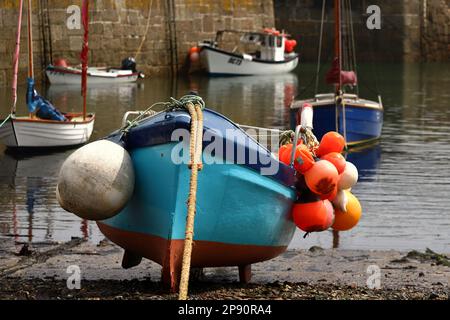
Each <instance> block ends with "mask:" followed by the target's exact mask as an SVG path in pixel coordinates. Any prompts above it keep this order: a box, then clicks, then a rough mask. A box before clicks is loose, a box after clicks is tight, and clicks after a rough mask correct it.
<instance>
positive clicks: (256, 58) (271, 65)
mask: <svg viewBox="0 0 450 320" xmlns="http://www.w3.org/2000/svg"><path fill="white" fill-rule="evenodd" d="M236 37H238V40H237V39H236ZM289 37H290V36H289V35H288V34H286V33H284V32H280V31H277V30H275V29H264V30H263V31H262V32H242V31H235V30H220V31H218V32H217V34H216V38H215V39H214V40H212V41H210V40H209V41H202V42H200V43H199V44H198V48H199V50H200V62H201V65H202V67H203V68H204V69H205V70H206V71H207V72H208V73H209V74H211V75H261V74H266V75H267V74H280V73H287V72H291V71H292V70H294V69H295V68H296V67H297V65H298V60H299V57H298V54H297V53H296V52H294V48H295V46H296V41H295V40H289ZM236 43H237V44H236Z"/></svg>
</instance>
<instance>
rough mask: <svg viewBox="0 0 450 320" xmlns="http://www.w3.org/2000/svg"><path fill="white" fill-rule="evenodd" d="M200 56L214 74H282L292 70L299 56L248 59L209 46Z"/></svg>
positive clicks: (207, 69) (207, 68)
mask: <svg viewBox="0 0 450 320" xmlns="http://www.w3.org/2000/svg"><path fill="white" fill-rule="evenodd" d="M200 58H201V61H202V65H203V67H204V68H205V69H206V71H207V72H208V73H209V74H212V75H263V74H282V73H287V72H291V71H292V70H294V69H295V68H296V67H297V65H298V56H294V57H292V58H289V59H287V60H285V61H263V60H248V59H245V58H244V57H243V56H241V55H237V54H232V53H228V52H225V51H222V50H218V49H216V48H211V47H208V46H205V47H202V49H201V52H200Z"/></svg>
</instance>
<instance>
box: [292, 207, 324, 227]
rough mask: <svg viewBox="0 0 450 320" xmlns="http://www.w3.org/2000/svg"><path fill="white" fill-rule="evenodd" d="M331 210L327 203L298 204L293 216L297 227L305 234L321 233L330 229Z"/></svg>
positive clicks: (293, 210)
mask: <svg viewBox="0 0 450 320" xmlns="http://www.w3.org/2000/svg"><path fill="white" fill-rule="evenodd" d="M328 212H329V208H328V206H327V205H326V203H325V201H322V200H319V201H315V202H308V203H296V204H294V207H293V209H292V215H293V218H294V222H295V224H296V226H297V227H299V228H300V229H301V230H303V231H305V232H319V231H324V230H326V229H328V228H329V226H328V223H329V213H328Z"/></svg>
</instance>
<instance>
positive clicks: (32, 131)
mask: <svg viewBox="0 0 450 320" xmlns="http://www.w3.org/2000/svg"><path fill="white" fill-rule="evenodd" d="M94 119H95V117H94V116H90V117H89V118H88V119H87V120H86V121H82V120H80V121H70V122H61V121H51V120H34V119H29V118H13V119H11V120H9V121H7V122H6V123H5V125H4V126H3V127H2V128H0V141H2V142H3V143H4V144H5V145H6V146H7V147H11V148H25V147H26V148H28V147H43V148H46V147H63V146H73V145H79V144H83V143H85V142H87V141H88V140H89V138H90V136H91V134H92V131H93V129H94Z"/></svg>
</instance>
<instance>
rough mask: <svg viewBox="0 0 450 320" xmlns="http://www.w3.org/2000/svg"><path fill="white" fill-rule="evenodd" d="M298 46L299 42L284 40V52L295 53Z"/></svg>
mask: <svg viewBox="0 0 450 320" xmlns="http://www.w3.org/2000/svg"><path fill="white" fill-rule="evenodd" d="M296 46H297V41H295V40H294V39H292V40H289V39H288V38H284V51H285V52H286V53H291V52H293V51H294V49H295V47H296Z"/></svg>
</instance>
